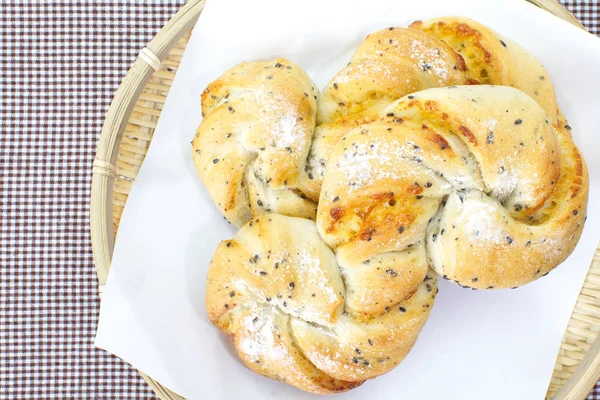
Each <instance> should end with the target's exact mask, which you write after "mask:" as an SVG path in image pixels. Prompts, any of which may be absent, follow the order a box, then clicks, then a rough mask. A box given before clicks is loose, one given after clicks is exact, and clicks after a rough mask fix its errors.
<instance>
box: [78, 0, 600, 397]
mask: <svg viewBox="0 0 600 400" xmlns="http://www.w3.org/2000/svg"><path fill="white" fill-rule="evenodd" d="M204 1H205V0H191V1H190V2H188V3H187V4H186V5H185V6H184V7H183V8H182V9H181V10H180V11H179V12H178V13H177V14H176V15H175V16H174V17H173V18H172V19H171V20H170V21H169V22H168V23H167V24H166V25H165V26H164V28H163V29H162V30H161V31H160V32H159V33H158V34H157V35H156V37H155V38H154V39H153V40H152V41H151V42H150V43H149V44H148V46H147V47H146V48H144V49H143V50H142V52H141V53H140V55H139V57H138V59H137V60H136V62H135V63H134V64H133V66H132V67H131V70H130V71H129V72H128V74H127V75H126V77H125V79H124V80H123V82H122V84H121V86H120V88H119V90H118V91H117V93H116V95H115V97H114V99H113V102H112V104H111V106H110V109H109V110H108V114H107V115H106V120H105V122H104V127H103V129H102V134H101V135H100V140H99V143H98V149H97V153H96V159H95V160H94V169H93V179H92V192H91V205H90V214H91V216H90V217H91V218H90V220H91V235H92V248H93V252H94V260H95V264H96V269H97V271H98V280H99V282H100V286H99V287H100V292H102V288H103V286H104V283H105V282H106V278H107V276H108V271H109V269H110V263H111V257H112V252H113V246H114V238H115V236H116V234H117V229H118V227H119V221H120V218H121V214H122V212H123V207H124V206H125V202H126V201H127V197H128V195H129V191H130V190H131V186H132V185H133V182H134V180H135V177H136V175H137V172H138V171H139V168H140V166H141V164H142V162H143V161H144V157H145V155H146V151H147V149H148V146H149V144H150V141H151V140H152V135H153V134H154V129H155V128H156V124H157V122H158V118H159V117H160V113H161V110H162V107H163V104H164V102H165V100H166V97H167V93H168V92H169V89H170V87H171V84H172V82H173V78H174V77H175V73H176V72H177V68H178V66H179V63H180V61H181V57H182V55H183V52H184V50H185V46H186V44H187V42H188V39H189V37H190V32H191V29H192V28H193V26H194V24H195V23H196V21H197V20H198V18H199V17H200V14H201V12H202V9H203V8H204ZM530 2H531V3H534V4H536V5H537V6H539V7H541V8H543V9H545V10H547V11H549V12H551V13H552V14H554V15H557V16H558V17H560V18H563V19H565V20H566V21H568V22H570V23H572V24H574V25H577V26H579V27H582V25H581V24H580V23H579V22H578V21H577V19H576V18H575V17H573V15H571V14H569V12H568V11H567V10H565V9H564V8H563V7H562V6H561V5H560V4H559V3H557V2H556V1H554V0H535V1H533V0H530ZM582 28H583V27H582ZM599 332H600V248H598V250H597V251H596V255H595V257H594V260H593V262H592V265H591V266H590V269H589V272H588V275H587V277H586V280H585V282H584V284H583V287H582V288H581V293H580V295H579V298H578V301H577V304H576V306H575V309H574V310H573V314H572V315H571V320H570V321H569V326H568V327H567V331H566V332H565V335H564V337H563V342H562V345H561V350H560V354H559V355H558V359H557V360H556V366H555V368H554V374H553V376H552V381H551V383H550V387H549V388H548V394H547V398H548V399H555V400H566V399H569V400H581V399H584V398H585V397H586V396H587V394H588V392H589V391H590V390H591V388H592V386H593V385H594V383H595V382H596V380H597V379H598V378H599V377H600V338H598V339H597V337H598V333H599ZM142 376H143V378H144V379H145V380H146V382H148V384H149V385H150V386H151V387H152V389H153V390H154V391H155V392H156V394H157V395H158V396H159V397H160V398H161V399H183V398H182V397H181V396H179V395H177V394H176V393H174V392H173V391H171V390H169V389H167V388H166V387H164V386H162V385H161V384H160V383H158V382H156V381H155V380H153V379H152V378H150V377H149V376H146V375H144V374H142Z"/></svg>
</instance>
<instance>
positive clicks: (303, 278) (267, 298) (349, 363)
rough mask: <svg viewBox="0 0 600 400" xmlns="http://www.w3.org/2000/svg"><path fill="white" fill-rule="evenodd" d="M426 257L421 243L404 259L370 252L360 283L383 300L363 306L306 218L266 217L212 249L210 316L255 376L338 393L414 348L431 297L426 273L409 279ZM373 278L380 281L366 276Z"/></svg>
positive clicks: (341, 264) (433, 283) (433, 285)
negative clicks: (351, 302)
mask: <svg viewBox="0 0 600 400" xmlns="http://www.w3.org/2000/svg"><path fill="white" fill-rule="evenodd" d="M423 257H424V245H423V242H422V241H421V243H420V245H419V246H415V248H414V249H412V250H411V249H407V250H406V251H404V252H402V254H395V253H381V252H380V251H378V250H375V251H374V252H373V254H372V257H370V258H369V257H367V258H365V259H364V260H362V261H361V262H360V263H361V265H362V267H363V269H364V270H365V271H367V270H368V271H371V272H368V273H366V274H365V275H364V276H363V277H362V278H363V280H364V283H365V284H369V283H370V285H371V290H372V291H373V292H374V293H375V294H374V295H373V296H372V297H376V296H377V293H382V296H381V298H380V300H379V301H380V303H381V306H380V307H379V306H375V305H374V304H371V301H370V300H368V301H367V303H368V305H369V306H368V307H361V306H360V303H361V299H360V298H359V297H357V296H356V295H352V293H351V292H352V290H353V288H352V286H351V285H348V283H347V282H346V287H344V282H343V280H342V276H343V275H344V276H346V275H347V274H348V273H349V271H347V270H346V264H345V263H346V260H343V259H340V258H339V257H336V255H335V254H334V253H333V251H332V250H330V248H329V247H328V246H327V245H326V244H325V243H324V242H323V241H322V240H321V238H320V237H319V234H318V233H317V228H316V226H315V223H314V222H313V221H310V220H308V219H301V218H292V217H286V216H282V215H278V214H264V215H261V216H259V217H256V218H255V219H253V220H251V221H250V222H249V223H248V224H246V225H245V226H244V227H242V228H241V229H240V230H239V231H238V233H237V234H236V235H235V238H233V239H232V240H228V241H225V242H222V243H221V244H220V245H219V247H218V248H217V250H216V252H215V255H214V257H213V260H212V262H211V265H210V268H209V271H208V281H207V287H206V308H207V311H208V316H209V317H210V320H211V321H212V322H213V323H214V324H215V325H216V326H217V327H219V329H221V330H222V331H224V332H225V333H227V334H229V335H231V338H232V340H233V343H234V345H235V349H236V351H237V353H238V354H239V356H240V358H241V359H242V360H243V362H244V363H245V364H246V366H247V367H248V368H250V369H252V370H253V371H255V372H258V373H260V374H262V375H264V376H267V377H269V378H272V379H277V380H280V381H283V382H286V383H288V384H290V385H293V386H296V387H298V388H300V389H303V390H307V391H310V392H314V393H336V392H343V391H346V390H349V389H352V388H354V387H356V386H359V385H360V384H361V383H362V382H363V381H364V380H366V379H369V378H373V377H376V376H378V375H381V374H383V373H386V372H388V371H389V370H391V369H392V368H394V367H395V366H396V365H397V364H398V363H399V362H400V361H402V359H403V358H404V357H405V356H406V354H407V353H408V352H409V351H410V349H411V348H412V346H413V345H414V343H415V341H416V339H417V336H418V334H419V332H420V330H421V328H422V326H423V324H424V323H425V321H426V320H427V317H428V316H429V313H430V311H431V308H432V306H433V302H434V298H435V294H436V293H437V280H436V277H435V274H434V273H433V271H432V272H431V273H430V274H428V275H427V274H426V271H427V268H426V267H425V270H424V271H423V274H422V275H419V276H420V281H419V282H413V280H412V279H407V278H406V277H407V276H409V277H410V276H411V274H410V271H409V268H410V265H411V263H412V262H413V260H420V259H421V258H423ZM386 258H390V259H393V258H396V259H397V262H396V263H395V264H393V263H391V262H387V261H386V260H385V259H386ZM356 262H357V263H358V260H356ZM383 265H386V267H385V268H388V269H387V270H384V269H383V268H384V266H383ZM375 271H377V273H378V274H380V275H381V277H383V279H381V278H376V279H371V277H370V276H369V274H375ZM350 273H355V272H350ZM351 297H354V306H353V307H348V301H349V299H350V298H351ZM361 308H362V309H363V311H362V312H355V311H354V309H361Z"/></svg>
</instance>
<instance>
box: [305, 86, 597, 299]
mask: <svg viewBox="0 0 600 400" xmlns="http://www.w3.org/2000/svg"><path fill="white" fill-rule="evenodd" d="M382 116H383V118H382V119H380V120H377V121H375V122H372V123H370V124H365V125H362V126H360V127H358V128H356V129H354V130H352V131H350V132H349V133H348V134H347V135H346V136H344V138H343V139H342V140H341V141H340V142H339V143H338V145H337V146H336V147H335V149H334V150H333V152H332V153H331V155H330V158H329V163H328V168H327V174H326V175H325V179H324V181H323V188H322V192H321V198H320V201H319V209H318V214H317V226H318V228H319V232H320V234H321V236H322V237H323V240H325V242H326V243H327V244H328V245H329V246H331V247H332V248H336V254H337V257H338V262H340V264H341V265H342V264H343V265H347V264H346V263H344V262H342V260H349V261H350V260H353V261H354V262H355V263H356V265H358V263H359V262H360V261H361V260H364V259H366V258H367V257H368V255H369V254H371V253H372V252H373V251H375V250H377V251H381V252H384V251H398V250H402V249H406V248H409V247H410V246H413V248H418V247H419V246H422V245H423V243H425V248H426V251H425V252H423V253H422V255H421V256H420V259H419V260H418V262H416V263H415V265H416V266H418V267H411V270H412V271H413V272H414V271H415V270H417V269H419V270H426V268H427V266H428V265H430V266H432V267H433V268H434V269H435V270H436V272H438V274H440V275H442V276H443V277H444V278H447V279H450V280H453V281H455V282H457V283H458V284H460V285H462V286H464V287H472V288H477V289H492V288H512V287H516V286H520V285H523V284H526V283H528V282H531V281H533V280H535V279H537V278H539V277H540V276H543V275H545V274H547V273H548V272H549V271H550V270H552V269H553V268H554V267H556V266H557V265H558V264H560V263H561V262H562V261H564V259H565V258H566V257H567V256H568V255H569V254H570V253H571V252H572V250H573V249H574V247H575V245H576V244H577V241H578V240H579V237H580V235H581V231H582V229H583V223H584V221H585V216H586V205H587V194H588V175H587V169H586V165H585V163H584V161H583V159H582V157H581V154H580V153H579V151H578V150H577V148H576V147H575V145H574V144H573V142H572V140H571V137H570V136H569V135H568V133H567V132H568V131H566V130H561V129H556V128H555V127H554V126H553V124H552V123H551V122H550V120H549V117H548V116H547V114H546V113H545V112H544V110H543V109H542V108H541V107H540V105H539V104H538V103H537V102H535V101H534V100H533V99H532V98H530V97H529V96H527V95H526V94H524V93H523V92H520V91H518V90H516V89H513V88H510V87H503V86H487V85H482V86H462V87H461V86H459V87H455V86H453V87H447V88H436V89H428V90H425V91H422V92H417V93H413V94H412V95H409V96H406V97H403V98H401V99H399V100H398V101H396V102H394V103H392V104H391V105H390V106H389V107H387V108H385V109H384V110H383V111H382ZM401 265H402V264H401ZM356 269H357V270H361V269H360V268H358V267H356ZM345 276H346V285H347V287H350V288H353V287H355V286H358V287H361V291H362V292H363V293H364V296H367V298H368V296H369V287H368V285H367V284H365V282H363V281H361V280H360V279H357V280H354V279H353V278H354V275H353V274H352V273H349V270H348V269H346V270H345ZM371 301H372V302H376V298H374V299H372V300H371Z"/></svg>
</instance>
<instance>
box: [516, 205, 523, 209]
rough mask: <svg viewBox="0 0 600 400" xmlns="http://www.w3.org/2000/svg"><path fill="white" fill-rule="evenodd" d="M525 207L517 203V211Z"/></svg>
mask: <svg viewBox="0 0 600 400" xmlns="http://www.w3.org/2000/svg"><path fill="white" fill-rule="evenodd" d="M522 209H523V206H522V205H520V204H515V211H521V210H522Z"/></svg>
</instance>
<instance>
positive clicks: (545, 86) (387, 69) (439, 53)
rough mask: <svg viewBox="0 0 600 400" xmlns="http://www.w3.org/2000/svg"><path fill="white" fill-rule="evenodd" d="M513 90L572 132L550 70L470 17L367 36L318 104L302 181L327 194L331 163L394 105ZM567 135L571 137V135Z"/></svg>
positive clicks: (307, 190)
mask: <svg viewBox="0 0 600 400" xmlns="http://www.w3.org/2000/svg"><path fill="white" fill-rule="evenodd" d="M467 84H468V85H476V84H491V85H502V86H512V87H514V88H517V89H519V90H521V91H522V92H525V93H526V94H528V95H529V96H530V97H532V98H533V99H535V100H536V101H537V102H538V103H539V104H540V106H541V107H542V108H543V109H544V110H545V111H546V113H547V114H548V116H549V119H550V121H551V122H552V123H553V124H554V125H555V127H556V128H557V129H565V127H567V126H568V124H567V122H566V120H565V118H564V116H562V114H561V112H560V110H559V109H558V106H557V104H556V96H555V93H554V87H553V85H552V81H551V79H550V77H549V75H548V72H547V71H546V69H545V68H544V67H543V66H542V64H541V63H540V62H539V60H537V59H536V58H535V57H534V56H533V55H531V54H530V53H528V52H527V51H526V50H525V49H524V48H523V47H521V46H520V45H518V44H517V43H515V42H513V41H511V40H509V39H507V38H505V37H503V36H501V35H499V34H497V33H496V32H494V31H492V30H491V29H489V28H487V27H486V26H484V25H482V24H479V23H478V22H475V21H473V20H471V19H468V18H463V17H442V18H435V19H431V20H428V21H424V22H423V21H417V22H414V23H412V24H411V25H410V27H409V29H403V28H393V27H392V28H386V29H383V30H381V31H378V32H375V33H372V34H370V35H369V36H367V38H366V39H365V40H364V42H363V43H362V44H361V45H360V46H359V48H358V49H357V50H356V52H355V54H354V55H353V56H352V59H351V60H350V63H349V64H348V65H347V66H345V67H344V68H343V69H342V70H341V71H340V72H339V73H338V74H337V75H336V76H335V77H334V78H333V79H332V80H331V81H330V82H329V83H328V85H327V86H326V87H325V89H324V90H323V93H322V95H321V98H320V100H319V112H318V114H317V123H318V124H319V125H318V126H317V128H316V132H315V136H314V139H313V142H312V147H311V152H310V155H309V160H308V164H307V168H308V170H309V171H310V172H311V176H312V179H310V180H306V179H304V180H303V185H302V186H303V191H304V193H306V194H307V195H308V196H310V197H315V195H316V194H318V193H319V192H320V188H321V182H322V180H323V177H324V176H325V170H326V166H327V159H328V155H329V154H330V153H331V151H332V150H333V147H334V146H335V145H336V144H337V143H338V141H339V140H340V139H341V138H342V137H343V136H344V135H345V134H346V133H347V132H348V131H349V130H350V129H353V128H356V127H357V126H358V125H360V124H363V123H368V122H370V121H372V120H373V119H375V118H377V114H378V113H379V112H380V111H381V109H382V108H385V107H386V106H387V105H388V104H389V103H390V102H391V101H394V100H397V99H398V98H400V97H402V96H405V95H408V94H410V93H413V92H417V91H420V90H424V89H429V88H435V87H443V86H453V85H467ZM565 134H568V133H565Z"/></svg>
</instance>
